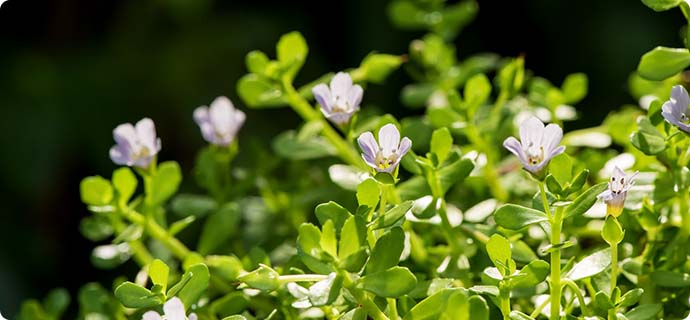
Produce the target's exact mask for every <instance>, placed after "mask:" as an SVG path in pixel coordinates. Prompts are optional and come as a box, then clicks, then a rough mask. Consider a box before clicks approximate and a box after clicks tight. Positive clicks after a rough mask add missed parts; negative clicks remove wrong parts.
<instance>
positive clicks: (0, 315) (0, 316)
mask: <svg viewBox="0 0 690 320" xmlns="http://www.w3.org/2000/svg"><path fill="white" fill-rule="evenodd" d="M0 5H2V0H0ZM0 320H7V319H5V317H3V316H2V313H0Z"/></svg>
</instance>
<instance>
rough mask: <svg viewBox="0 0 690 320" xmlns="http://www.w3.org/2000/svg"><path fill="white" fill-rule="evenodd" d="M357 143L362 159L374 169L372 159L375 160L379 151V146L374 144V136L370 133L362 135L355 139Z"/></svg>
mask: <svg viewBox="0 0 690 320" xmlns="http://www.w3.org/2000/svg"><path fill="white" fill-rule="evenodd" d="M357 143H358V144H359V148H360V149H362V157H363V158H364V160H365V161H367V162H370V165H371V164H373V166H374V167H376V164H375V163H374V159H376V154H377V153H378V151H379V145H378V143H376V139H374V135H373V134H372V133H371V132H370V131H367V132H365V133H362V134H361V135H360V136H359V138H357Z"/></svg>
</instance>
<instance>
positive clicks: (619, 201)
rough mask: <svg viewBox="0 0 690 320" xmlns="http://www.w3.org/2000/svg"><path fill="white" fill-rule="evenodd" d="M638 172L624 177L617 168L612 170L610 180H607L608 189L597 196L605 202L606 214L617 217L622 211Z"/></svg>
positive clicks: (623, 173) (621, 171)
mask: <svg viewBox="0 0 690 320" xmlns="http://www.w3.org/2000/svg"><path fill="white" fill-rule="evenodd" d="M638 173H639V172H635V173H633V174H632V175H631V176H626V175H625V172H623V170H621V169H620V168H618V167H617V166H616V167H614V168H613V174H612V175H611V180H609V188H608V189H606V190H605V191H604V192H602V193H600V194H599V195H597V198H599V199H602V200H604V202H606V208H607V210H606V211H607V212H608V213H609V214H611V215H613V216H614V217H618V216H619V215H620V214H621V212H622V211H623V204H625V197H626V196H627V194H628V190H630V187H632V186H633V184H635V178H637V174H638Z"/></svg>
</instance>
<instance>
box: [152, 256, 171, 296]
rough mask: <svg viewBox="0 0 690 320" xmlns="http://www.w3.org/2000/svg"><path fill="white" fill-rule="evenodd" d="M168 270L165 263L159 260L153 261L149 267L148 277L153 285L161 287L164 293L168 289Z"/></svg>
mask: <svg viewBox="0 0 690 320" xmlns="http://www.w3.org/2000/svg"><path fill="white" fill-rule="evenodd" d="M169 273H170V268H169V267H168V265H166V264H165V262H163V261H161V260H160V259H155V260H153V261H152V262H151V264H150V265H149V277H150V278H151V282H152V283H153V284H154V285H159V286H161V288H162V289H161V290H162V291H165V290H167V288H168V274H169Z"/></svg>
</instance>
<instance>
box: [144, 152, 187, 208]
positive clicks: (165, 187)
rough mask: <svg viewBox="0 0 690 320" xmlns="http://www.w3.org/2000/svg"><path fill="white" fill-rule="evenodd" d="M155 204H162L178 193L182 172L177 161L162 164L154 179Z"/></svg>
mask: <svg viewBox="0 0 690 320" xmlns="http://www.w3.org/2000/svg"><path fill="white" fill-rule="evenodd" d="M152 182H153V186H152V188H153V195H152V196H151V199H152V202H153V204H162V203H163V202H165V201H166V200H168V199H169V198H170V197H172V195H174V194H175V192H177V188H178V187H179V186H180V182H182V171H181V170H180V165H178V164H177V162H175V161H166V162H163V163H161V164H160V165H159V166H158V170H156V175H155V176H154V177H153V181H152Z"/></svg>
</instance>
